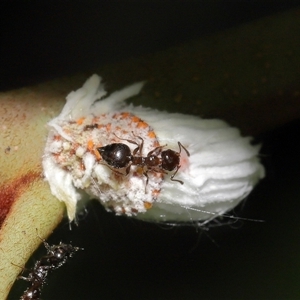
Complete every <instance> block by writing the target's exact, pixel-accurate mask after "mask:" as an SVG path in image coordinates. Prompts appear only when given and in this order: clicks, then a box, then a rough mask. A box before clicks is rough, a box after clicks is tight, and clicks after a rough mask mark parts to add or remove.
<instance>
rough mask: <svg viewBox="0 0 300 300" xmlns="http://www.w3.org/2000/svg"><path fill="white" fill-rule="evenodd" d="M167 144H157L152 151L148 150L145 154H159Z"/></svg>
mask: <svg viewBox="0 0 300 300" xmlns="http://www.w3.org/2000/svg"><path fill="white" fill-rule="evenodd" d="M166 146H167V145H163V146H158V147H156V148H154V149H153V150H152V151H150V152H149V153H148V154H147V156H151V155H159V154H160V153H161V151H162V149H163V148H164V147H166Z"/></svg>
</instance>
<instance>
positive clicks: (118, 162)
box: [97, 136, 190, 186]
mask: <svg viewBox="0 0 300 300" xmlns="http://www.w3.org/2000/svg"><path fill="white" fill-rule="evenodd" d="M137 137H138V138H139V139H140V140H141V144H138V143H136V142H134V141H132V140H127V139H121V138H119V139H120V140H125V141H127V142H129V143H131V144H135V145H137V147H136V148H135V149H134V150H133V152H132V153H131V150H130V148H129V147H128V146H127V145H125V144H123V143H113V144H109V145H106V146H104V147H100V148H97V150H98V151H99V153H100V154H101V156H102V158H103V160H104V161H105V162H106V163H107V164H108V165H109V166H111V167H113V168H116V169H121V168H126V175H128V173H129V172H130V168H131V166H140V167H142V168H146V170H144V173H143V174H144V175H145V176H146V177H147V181H146V186H147V184H148V180H149V178H148V175H147V171H148V170H152V171H155V172H159V173H165V174H167V172H166V171H173V170H175V169H176V170H175V172H174V173H173V174H172V176H171V177H170V179H171V180H172V181H177V182H179V183H181V184H183V181H181V180H178V179H174V177H175V175H176V174H177V172H178V170H179V168H180V167H181V166H180V153H181V150H182V149H184V151H185V152H186V154H187V156H190V153H189V152H188V150H187V149H186V148H185V147H184V146H183V145H182V144H181V143H180V142H178V147H179V152H176V151H174V150H171V149H167V150H163V148H164V147H166V145H164V146H158V147H156V148H155V149H153V150H151V151H150V152H149V153H148V154H147V156H142V150H143V146H144V140H143V138H141V137H139V136H137ZM137 153H139V154H140V155H141V156H136V154H137Z"/></svg>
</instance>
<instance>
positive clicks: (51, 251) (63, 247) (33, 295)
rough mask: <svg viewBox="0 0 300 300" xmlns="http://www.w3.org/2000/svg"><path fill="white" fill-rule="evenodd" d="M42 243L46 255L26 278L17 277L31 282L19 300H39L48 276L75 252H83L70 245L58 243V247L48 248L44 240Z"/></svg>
mask: <svg viewBox="0 0 300 300" xmlns="http://www.w3.org/2000/svg"><path fill="white" fill-rule="evenodd" d="M42 241H43V243H44V246H45V248H46V249H47V254H46V255H45V256H43V257H42V258H41V259H40V260H38V261H37V262H36V263H35V265H34V267H33V268H32V269H31V270H30V272H29V274H28V276H27V277H24V276H19V278H21V279H23V280H26V281H29V282H31V286H30V287H29V288H28V289H27V290H26V291H25V292H24V294H23V296H22V297H21V298H20V300H29V299H32V300H39V299H40V296H41V292H42V288H43V285H44V284H45V282H46V279H47V276H48V274H49V273H50V272H52V271H53V270H55V269H58V268H60V267H61V266H62V265H64V264H65V263H66V261H67V259H68V258H69V257H72V256H73V254H74V253H75V252H77V251H78V250H83V249H82V248H79V247H74V246H72V245H71V244H63V243H61V242H60V243H59V245H52V246H50V245H49V244H48V243H47V242H46V241H45V240H42Z"/></svg>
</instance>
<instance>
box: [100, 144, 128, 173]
mask: <svg viewBox="0 0 300 300" xmlns="http://www.w3.org/2000/svg"><path fill="white" fill-rule="evenodd" d="M97 150H98V151H99V153H100V154H101V156H102V158H103V159H104V160H105V161H106V162H107V164H108V165H110V166H111V167H113V168H116V169H120V168H125V167H127V166H128V164H129V163H130V162H131V161H132V154H131V150H130V148H129V147H128V146H127V145H125V144H122V143H115V144H109V145H107V146H104V147H100V148H98V149H97Z"/></svg>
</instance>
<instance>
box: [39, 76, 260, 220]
mask: <svg viewBox="0 0 300 300" xmlns="http://www.w3.org/2000/svg"><path fill="white" fill-rule="evenodd" d="M142 86H143V83H136V84H134V85H131V86H129V87H127V88H125V89H123V90H121V91H117V92H114V93H112V94H111V95H110V96H108V97H107V98H104V99H102V98H103V97H104V96H105V95H106V91H105V90H104V87H103V85H102V84H101V78H100V77H99V76H98V75H93V76H92V77H90V78H89V79H88V80H87V81H86V83H85V84H84V85H83V87H82V88H80V89H78V90H77V91H75V92H71V93H70V94H69V95H68V96H67V102H66V105H65V106H64V108H63V110H62V112H61V114H60V115H59V116H58V117H56V118H55V119H53V120H51V121H50V122H49V123H48V125H49V128H50V132H49V137H48V140H47V144H46V148H45V154H44V157H43V167H44V175H45V178H46V180H47V181H48V182H49V184H50V188H51V192H52V194H53V195H55V196H56V197H57V198H58V199H59V200H60V201H63V202H65V204H66V207H67V212H68V217H69V219H70V221H72V220H73V219H74V218H75V215H76V206H77V202H78V201H79V200H80V199H81V198H82V197H83V192H86V193H87V194H89V195H90V197H92V198H98V199H99V200H100V202H101V203H102V204H103V205H104V206H105V208H106V209H107V210H109V211H114V212H115V213H116V214H125V215H128V216H135V217H137V218H140V219H144V220H148V221H168V222H189V221H204V220H208V219H213V218H214V217H217V216H219V215H222V214H224V213H226V212H228V211H229V210H231V209H232V208H234V207H235V206H236V205H237V204H238V203H239V202H240V201H241V200H243V199H244V198H245V197H246V196H247V195H248V194H249V193H250V192H251V190H252V189H253V187H254V185H255V184H256V183H257V182H258V180H259V179H261V178H263V177H264V168H263V166H262V165H261V164H260V162H259V160H258V157H257V155H258V152H259V148H260V147H259V146H253V145H251V143H250V141H251V138H249V137H242V136H241V135H240V132H239V130H238V129H237V128H233V127H230V126H229V125H228V124H227V123H225V122H223V121H221V120H216V119H213V120H205V119H201V118H198V117H195V116H190V115H183V114H179V113H167V112H161V111H157V110H153V109H150V108H144V107H141V106H140V107H134V106H133V105H127V104H126V103H125V102H124V100H125V99H127V98H129V97H132V96H134V95H137V94H138V93H139V92H140V90H141V88H142ZM98 100H99V101H98ZM141 138H142V139H143V141H144V147H143V153H142V156H147V154H148V153H149V152H150V151H151V150H153V149H155V148H156V147H158V146H163V145H167V146H165V147H164V148H163V149H162V150H166V149H172V150H173V151H175V152H179V149H178V142H180V143H181V144H182V145H183V146H184V147H185V148H186V149H187V150H188V151H189V153H190V156H189V157H188V156H187V154H186V153H185V151H182V152H181V153H180V157H181V159H180V165H181V168H180V169H179V170H178V172H177V174H176V177H175V179H178V180H181V181H183V183H184V184H180V183H179V182H176V181H172V180H171V179H170V176H171V175H172V174H174V171H171V172H167V174H163V173H160V172H157V170H156V171H155V170H152V169H147V168H145V167H144V168H141V167H140V166H135V165H132V166H131V167H130V170H129V174H126V170H122V169H117V170H114V168H112V167H110V166H107V163H105V161H104V160H103V159H102V157H101V155H100V154H99V151H98V150H97V148H99V147H103V146H105V145H108V144H112V143H124V144H126V145H128V146H129V147H130V149H131V151H133V150H134V149H135V148H137V146H136V145H134V144H133V143H131V142H132V141H133V142H135V143H137V144H140V143H141ZM128 140H129V141H128ZM136 155H141V154H136ZM143 173H146V174H147V176H148V179H149V182H148V184H147V185H146V176H145V175H144V174H143Z"/></svg>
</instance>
